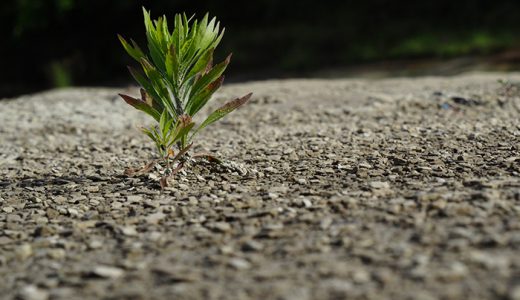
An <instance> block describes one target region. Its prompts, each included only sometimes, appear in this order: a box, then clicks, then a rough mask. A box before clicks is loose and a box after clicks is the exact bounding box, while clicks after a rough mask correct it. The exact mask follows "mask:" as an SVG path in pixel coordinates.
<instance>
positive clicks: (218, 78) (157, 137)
mask: <svg viewBox="0 0 520 300" xmlns="http://www.w3.org/2000/svg"><path fill="white" fill-rule="evenodd" d="M143 14H144V24H145V29H146V38H147V50H148V51H147V53H145V52H144V51H143V50H141V48H140V47H139V46H138V45H137V43H135V42H134V41H133V40H130V42H128V41H127V40H125V39H124V38H123V37H122V36H121V35H119V40H120V41H121V44H122V45H123V47H124V49H125V50H126V52H127V53H128V54H129V55H130V56H131V57H132V58H133V59H135V60H136V61H137V62H138V63H139V65H140V67H141V69H142V71H138V70H136V69H135V68H133V67H128V69H129V71H130V73H131V74H132V76H133V77H134V79H135V80H136V81H137V83H138V84H139V85H140V86H141V97H140V98H134V97H131V96H128V95H122V94H120V96H121V97H122V98H123V100H125V101H126V103H128V104H129V105H131V106H133V107H134V108H136V109H138V110H141V111H143V112H144V113H146V114H148V115H150V116H151V117H152V118H154V119H155V120H156V121H157V125H155V126H154V127H152V128H143V129H142V131H143V132H144V133H145V134H146V135H147V136H149V137H150V138H151V139H152V140H153V141H154V142H155V144H156V147H157V149H158V151H159V153H160V154H161V156H162V157H163V158H168V157H169V156H170V155H171V154H172V153H173V150H172V147H173V146H175V145H177V147H178V148H179V151H181V152H185V151H183V150H184V149H186V148H187V147H189V145H191V144H190V143H191V140H192V139H193V137H194V136H195V135H196V134H197V133H198V132H199V131H200V130H202V129H204V128H205V127H207V126H208V125H210V124H212V123H214V122H216V121H218V120H219V119H221V118H223V117H224V116H226V115H227V114H229V113H230V112H232V111H233V110H235V109H236V108H238V107H240V106H242V105H243V104H244V103H246V102H247V101H248V100H249V98H250V97H251V93H250V94H247V95H245V96H243V97H241V98H237V99H235V100H233V101H230V102H228V103H226V104H225V105H224V106H222V107H220V108H219V109H217V110H216V111H214V112H213V113H211V114H210V115H209V116H208V117H207V118H206V120H205V121H203V122H202V123H201V124H200V125H198V126H195V123H194V122H193V121H192V118H193V116H194V115H195V114H197V113H198V112H199V111H200V110H201V108H203V107H204V106H205V105H206V104H207V103H208V101H209V100H210V99H211V96H212V95H213V94H214V93H215V92H216V91H217V90H218V89H219V88H220V87H221V85H222V83H223V81H224V75H223V73H224V71H225V70H226V68H227V66H228V64H229V62H230V59H231V55H228V56H227V58H226V59H225V60H224V61H222V62H220V63H217V64H214V63H213V53H214V51H215V48H216V47H217V46H218V44H219V43H220V41H221V39H222V37H223V35H224V29H221V28H220V23H219V22H218V21H217V20H216V18H212V19H211V20H210V19H209V16H208V14H206V15H205V16H204V17H203V18H202V20H193V18H187V16H186V14H176V15H175V18H174V20H173V23H174V24H173V30H172V31H170V29H169V27H168V23H167V19H166V17H165V16H162V17H159V18H158V19H157V20H152V19H151V17H150V12H149V11H147V10H146V9H145V8H143Z"/></svg>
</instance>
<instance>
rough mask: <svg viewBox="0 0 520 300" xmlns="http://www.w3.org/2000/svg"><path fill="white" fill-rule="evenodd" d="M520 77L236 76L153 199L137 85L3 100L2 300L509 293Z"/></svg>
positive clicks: (516, 216)
mask: <svg viewBox="0 0 520 300" xmlns="http://www.w3.org/2000/svg"><path fill="white" fill-rule="evenodd" d="M498 79H503V80H507V81H509V83H507V84H503V83H499V82H497V80H498ZM519 82H520V74H514V73H502V74H500V73H494V74H485V73H472V74H465V75H461V76H456V77H437V78H436V77H423V78H393V79H382V80H363V79H336V80H320V79H316V80H310V79H309V80H271V81H263V82H251V83H242V84H234V85H228V86H226V87H224V88H223V89H222V91H221V92H220V93H219V94H218V95H217V96H216V97H215V99H214V100H213V101H212V102H211V104H210V105H209V106H210V107H209V108H208V109H207V110H204V111H203V114H207V112H208V111H209V110H210V109H215V108H217V107H218V106H219V105H221V104H222V103H224V101H225V100H226V99H230V98H233V97H236V96H240V95H244V94H246V93H247V92H249V91H252V92H254V96H253V98H252V99H251V101H250V102H249V103H248V104H247V105H245V106H244V107H243V108H241V109H239V110H238V111H236V112H234V113H232V114H230V115H229V116H228V117H227V118H226V119H223V120H222V121H220V122H219V123H217V124H215V125H214V126H213V127H209V128H208V129H207V130H205V131H204V132H203V133H202V134H201V135H200V136H199V137H198V139H196V142H195V145H194V148H195V149H194V150H195V151H201V150H204V151H209V152H212V153H215V154H216V155H217V156H218V157H220V158H222V159H224V161H225V163H224V164H223V165H215V164H211V163H209V162H205V161H202V160H199V161H197V162H192V163H191V164H188V166H187V167H186V168H185V169H184V170H183V171H182V172H181V173H178V174H176V176H175V177H174V178H173V180H171V182H170V183H171V186H170V187H168V188H166V189H165V190H164V191H163V192H161V189H160V187H159V183H158V176H159V175H158V173H157V171H156V170H154V172H152V173H150V174H148V175H142V176H137V177H127V176H125V175H123V174H124V170H125V169H126V168H128V167H139V166H142V165H144V164H145V163H147V162H148V161H150V160H152V159H153V158H154V149H153V144H152V142H151V141H149V140H148V139H147V137H146V136H145V135H143V134H141V133H140V132H139V131H138V130H137V129H136V126H138V125H143V124H149V123H150V120H149V119H148V118H147V117H146V116H144V115H143V114H141V113H140V112H138V111H136V110H134V109H133V108H131V107H130V106H128V105H126V104H125V103H124V102H123V101H121V100H120V99H118V98H117V96H116V94H117V93H118V92H126V93H130V94H133V95H137V94H138V92H137V89H135V88H131V89H128V90H126V91H125V90H124V89H106V88H99V89H97V88H95V89H65V90H55V91H49V92H45V93H40V94H36V95H30V96H24V97H20V98H17V99H6V100H3V101H1V102H0V104H1V109H0V120H1V125H2V126H1V127H0V278H1V280H0V295H1V296H0V297H1V298H2V299H27V300H36V299H287V300H289V299H298V300H306V299H423V300H426V299H428V300H429V299H508V300H519V299H520V84H519Z"/></svg>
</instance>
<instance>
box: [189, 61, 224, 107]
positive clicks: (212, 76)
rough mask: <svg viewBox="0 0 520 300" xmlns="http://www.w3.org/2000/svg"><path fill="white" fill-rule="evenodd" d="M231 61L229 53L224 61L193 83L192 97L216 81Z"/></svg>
mask: <svg viewBox="0 0 520 300" xmlns="http://www.w3.org/2000/svg"><path fill="white" fill-rule="evenodd" d="M230 61H231V54H229V55H228V56H227V58H226V59H225V60H224V61H223V62H221V63H219V64H217V65H215V66H214V67H213V68H212V69H211V70H209V72H207V73H206V74H204V75H202V77H201V78H200V79H199V80H197V81H196V82H195V84H194V85H193V89H192V90H191V94H190V97H193V96H195V95H197V94H198V93H200V92H201V91H202V90H203V89H204V88H206V87H207V86H208V85H209V84H210V83H212V82H214V81H215V80H216V79H217V78H219V77H220V75H222V73H224V71H225V70H226V68H227V66H228V64H229V62H230Z"/></svg>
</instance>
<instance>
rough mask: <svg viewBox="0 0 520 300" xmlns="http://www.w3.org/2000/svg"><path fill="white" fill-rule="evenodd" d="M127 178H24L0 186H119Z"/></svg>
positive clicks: (2, 183) (120, 176)
mask: <svg viewBox="0 0 520 300" xmlns="http://www.w3.org/2000/svg"><path fill="white" fill-rule="evenodd" d="M125 178H127V176H124V175H117V176H112V177H100V176H72V175H70V176H67V175H63V176H58V177H55V176H53V175H49V176H45V175H43V178H31V177H29V178H24V179H22V180H20V181H14V182H13V181H0V186H8V185H12V184H13V185H16V186H19V187H24V188H25V187H29V188H35V187H46V186H60V185H66V184H70V183H74V184H82V183H91V182H104V183H108V184H117V183H121V182H123V181H124V180H125Z"/></svg>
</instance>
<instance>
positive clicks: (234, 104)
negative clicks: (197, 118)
mask: <svg viewBox="0 0 520 300" xmlns="http://www.w3.org/2000/svg"><path fill="white" fill-rule="evenodd" d="M251 95H253V93H249V94H247V95H245V96H243V97H241V98H236V99H235V100H233V101H230V102H228V103H226V104H224V105H223V106H222V107H220V108H219V109H217V110H216V111H214V112H213V113H211V114H210V115H209V116H208V117H207V118H206V120H205V121H204V122H202V124H200V126H199V127H198V128H197V129H196V130H195V132H194V133H193V134H192V135H191V137H190V140H191V139H192V138H193V137H194V136H195V135H196V134H197V133H198V132H199V131H200V130H202V129H204V128H205V127H206V126H208V125H210V124H212V123H215V122H216V121H218V120H220V119H222V118H223V117H225V116H226V115H227V114H229V113H230V112H232V111H234V110H235V109H237V108H239V107H240V106H242V105H244V104H245V103H246V102H247V101H248V100H249V99H250V98H251Z"/></svg>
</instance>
